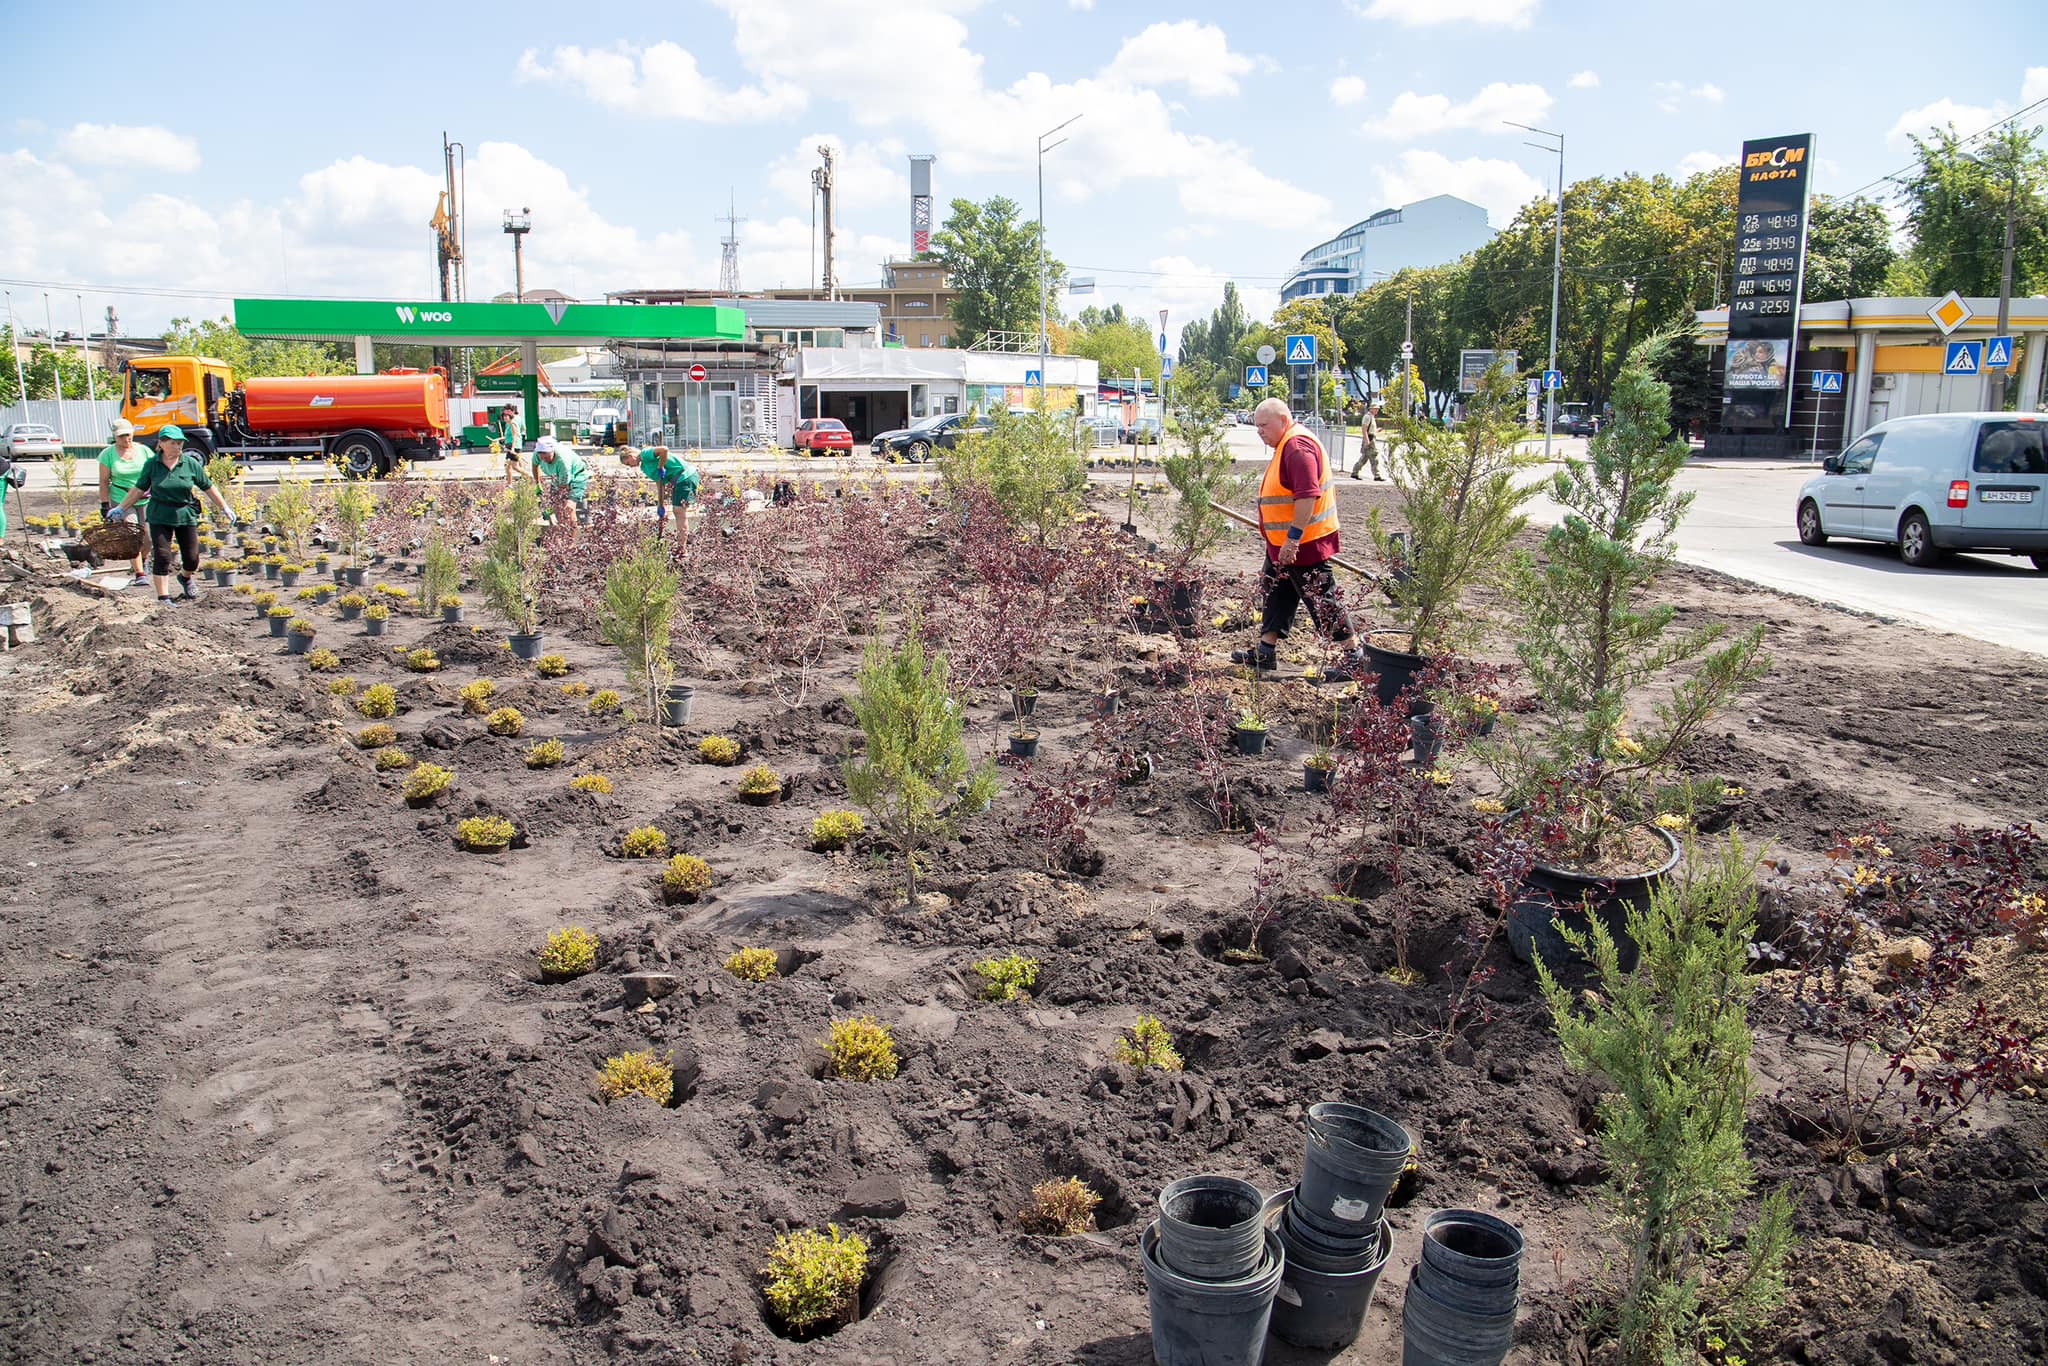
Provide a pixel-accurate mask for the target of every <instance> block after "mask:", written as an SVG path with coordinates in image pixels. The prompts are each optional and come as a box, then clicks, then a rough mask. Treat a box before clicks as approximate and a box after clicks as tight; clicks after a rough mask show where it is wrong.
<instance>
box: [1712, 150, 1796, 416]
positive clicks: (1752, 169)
mask: <svg viewBox="0 0 2048 1366" xmlns="http://www.w3.org/2000/svg"><path fill="white" fill-rule="evenodd" d="M1812 164H1813V135H1812V134H1810V133H1807V134H1802V135H1800V136H1798V137H1785V138H1759V139H1756V140H1754V141H1751V142H1745V143H1743V144H1742V160H1741V162H1740V164H1739V165H1738V167H1737V174H1738V176H1739V177H1740V179H1739V181H1738V183H1737V192H1736V205H1735V271H1734V275H1733V277H1732V281H1731V284H1730V287H1729V297H1728V357H1727V370H1726V372H1725V374H1724V376H1723V380H1724V390H1725V394H1724V399H1723V406H1724V418H1725V422H1726V425H1728V426H1732V427H1782V426H1784V425H1785V424H1786V422H1787V421H1789V420H1790V416H1791V403H1790V401H1789V396H1790V394H1791V391H1792V381H1793V374H1792V371H1793V357H1794V353H1795V352H1796V350H1797V349H1798V339H1799V292H1800V287H1801V284H1802V282H1803V280H1804V278H1805V265H1806V208H1807V185H1808V183H1809V180H1810V178H1811V170H1812Z"/></svg>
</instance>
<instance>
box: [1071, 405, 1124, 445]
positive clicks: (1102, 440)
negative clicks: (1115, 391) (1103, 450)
mask: <svg viewBox="0 0 2048 1366" xmlns="http://www.w3.org/2000/svg"><path fill="white" fill-rule="evenodd" d="M1081 432H1082V434H1083V435H1084V436H1086V437H1087V439H1088V441H1089V443H1090V444H1091V445H1096V446H1114V445H1117V444H1119V443H1120V442H1122V441H1123V439H1124V420H1123V419H1122V418H1120V417H1118V416H1117V415H1116V414H1115V413H1097V414H1096V415H1095V416H1093V417H1090V418H1084V419H1082V421H1081Z"/></svg>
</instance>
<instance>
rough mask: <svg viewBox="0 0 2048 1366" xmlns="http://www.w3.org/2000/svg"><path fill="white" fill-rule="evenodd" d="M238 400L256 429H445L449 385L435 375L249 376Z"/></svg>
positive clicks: (415, 431) (416, 432)
mask: <svg viewBox="0 0 2048 1366" xmlns="http://www.w3.org/2000/svg"><path fill="white" fill-rule="evenodd" d="M242 401H243V411H244V413H245V414H246V416H247V418H248V422H249V425H250V427H251V428H253V429H254V430H256V431H259V432H338V431H343V430H345V429H347V428H350V427H367V428H369V429H370V430H371V431H374V432H383V433H399V432H405V433H411V434H413V435H417V436H425V435H427V434H429V433H436V432H438V433H440V434H443V435H445V434H446V433H447V431H448V383H447V381H446V380H444V379H442V378H441V376H439V375H436V374H410V375H316V376H309V377H306V378H290V377H283V376H280V377H276V378H270V379H251V380H248V381H246V382H245V383H244V384H243V386H242Z"/></svg>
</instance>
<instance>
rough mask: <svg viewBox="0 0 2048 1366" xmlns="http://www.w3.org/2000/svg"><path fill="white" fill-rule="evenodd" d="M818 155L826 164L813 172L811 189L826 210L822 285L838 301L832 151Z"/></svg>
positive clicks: (827, 148)
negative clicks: (834, 261)
mask: <svg viewBox="0 0 2048 1366" xmlns="http://www.w3.org/2000/svg"><path fill="white" fill-rule="evenodd" d="M818 155H819V156H821V157H823V158H824V159H825V164H824V165H823V166H820V167H819V168H818V169H817V170H815V171H812V172H811V188H812V189H813V190H815V191H816V192H817V195H818V198H819V200H820V201H821V202H822V203H823V205H824V210H825V235H824V239H823V240H824V243H825V270H824V275H823V277H822V280H821V283H822V285H823V287H824V290H825V297H826V298H827V299H836V298H838V297H839V284H838V282H837V281H836V280H834V279H833V278H832V149H831V148H830V147H820V148H818Z"/></svg>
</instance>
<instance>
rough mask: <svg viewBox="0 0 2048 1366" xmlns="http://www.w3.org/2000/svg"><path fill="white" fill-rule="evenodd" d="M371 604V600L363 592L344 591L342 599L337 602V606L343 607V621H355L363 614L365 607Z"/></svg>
mask: <svg viewBox="0 0 2048 1366" xmlns="http://www.w3.org/2000/svg"><path fill="white" fill-rule="evenodd" d="M369 605H370V600H369V599H368V598H366V597H364V596H363V595H362V594H361V593H344V594H342V595H341V600H340V601H339V602H337V603H336V604H335V606H337V607H339V608H340V609H341V619H342V620H343V621H354V620H355V619H356V618H358V617H360V616H362V614H363V609H364V608H365V607H368V606H369Z"/></svg>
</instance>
